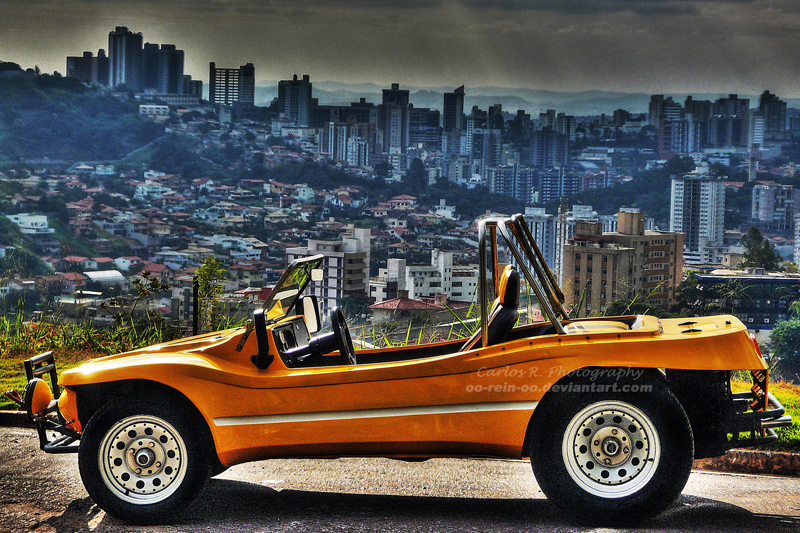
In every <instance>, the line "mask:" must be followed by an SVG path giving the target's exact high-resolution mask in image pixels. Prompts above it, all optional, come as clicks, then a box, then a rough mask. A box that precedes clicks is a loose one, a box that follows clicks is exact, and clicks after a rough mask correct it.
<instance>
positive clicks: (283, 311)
mask: <svg viewBox="0 0 800 533" xmlns="http://www.w3.org/2000/svg"><path fill="white" fill-rule="evenodd" d="M324 259H325V256H324V255H322V254H317V255H312V256H309V257H301V258H299V259H295V260H294V261H292V262H291V263H290V264H289V266H288V267H286V270H284V271H283V274H282V275H281V277H280V279H279V280H278V282H277V283H276V284H275V286H274V287H273V288H272V291H271V292H270V293H269V296H268V297H267V299H266V300H264V305H262V306H261V309H262V310H263V311H264V314H265V315H266V319H267V322H268V323H270V322H275V321H277V320H280V319H281V318H284V317H285V316H287V315H288V313H289V311H290V310H291V309H292V308H293V307H294V306H295V304H296V303H297V301H298V300H299V299H300V297H301V296H302V295H303V292H304V291H305V290H306V288H307V287H308V285H309V284H310V283H311V281H312V271H313V270H317V269H319V268H320V266H321V265H322V262H323V260H324ZM289 290H291V291H292V292H291V293H289V294H285V296H282V297H281V298H280V299H278V296H279V295H282V294H284V293H286V292H287V291H289Z"/></svg>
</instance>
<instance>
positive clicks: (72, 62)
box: [66, 52, 94, 83]
mask: <svg viewBox="0 0 800 533" xmlns="http://www.w3.org/2000/svg"><path fill="white" fill-rule="evenodd" d="M93 59H94V54H92V53H91V52H84V53H83V55H82V56H68V57H67V70H66V76H67V77H68V78H75V79H76V80H79V81H82V82H83V83H91V81H92V60H93Z"/></svg>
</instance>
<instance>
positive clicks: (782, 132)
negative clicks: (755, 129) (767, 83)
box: [758, 91, 786, 140]
mask: <svg viewBox="0 0 800 533" xmlns="http://www.w3.org/2000/svg"><path fill="white" fill-rule="evenodd" d="M758 110H759V111H761V112H762V113H763V114H764V134H765V137H766V138H767V139H776V140H782V139H785V137H786V102H784V101H783V100H781V99H780V98H778V97H777V96H775V95H774V94H771V93H770V92H769V91H764V92H763V93H762V94H761V98H759V100H758Z"/></svg>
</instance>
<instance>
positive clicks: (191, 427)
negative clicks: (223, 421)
mask: <svg viewBox="0 0 800 533" xmlns="http://www.w3.org/2000/svg"><path fill="white" fill-rule="evenodd" d="M198 418H200V416H199V414H197V413H196V412H194V411H192V410H190V409H188V408H185V407H183V406H181V405H175V403H174V402H170V405H169V407H167V406H165V405H162V404H159V403H155V402H153V401H148V400H141V399H139V400H137V399H133V400H131V399H116V400H112V401H110V402H109V403H107V404H106V405H105V406H103V407H102V408H101V409H100V410H99V411H98V412H97V413H96V414H95V415H94V416H93V417H92V418H91V420H90V421H89V423H88V424H87V426H86V430H85V431H84V434H83V437H82V439H81V447H80V451H79V454H78V466H79V468H80V473H81V479H82V480H83V484H84V486H85V487H86V490H87V492H88V493H89V495H90V496H91V497H92V499H93V500H94V501H95V503H97V504H98V505H99V506H100V507H101V508H102V509H104V510H105V511H106V512H108V513H109V514H111V515H113V516H116V517H117V518H120V519H122V520H125V521H126V522H130V523H133V524H153V523H160V522H164V521H165V520H167V519H172V518H174V516H175V515H176V514H179V513H180V512H182V511H183V510H184V509H185V508H186V507H188V505H189V504H190V503H191V502H192V501H194V499H195V498H196V497H197V496H198V495H199V494H200V492H201V491H202V490H203V488H204V487H205V485H206V482H207V481H208V478H209V477H210V474H211V461H210V460H209V451H208V444H207V439H205V438H204V432H202V431H200V428H202V427H203V426H200V425H198V423H197V422H198V420H197V419H198ZM193 422H194V423H193ZM200 422H201V423H202V424H203V425H204V424H205V422H204V421H202V419H200Z"/></svg>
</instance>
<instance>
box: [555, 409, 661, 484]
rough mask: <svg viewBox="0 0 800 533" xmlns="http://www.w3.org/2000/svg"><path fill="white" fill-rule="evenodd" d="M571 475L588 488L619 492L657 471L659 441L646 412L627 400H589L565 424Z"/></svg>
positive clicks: (566, 461) (565, 456)
mask: <svg viewBox="0 0 800 533" xmlns="http://www.w3.org/2000/svg"><path fill="white" fill-rule="evenodd" d="M561 454H562V458H563V460H564V465H565V466H566V468H567V472H568V473H569V475H570V477H571V478H572V480H573V481H574V482H575V483H576V484H577V485H578V486H579V487H580V488H582V489H583V490H585V491H586V492H588V493H589V494H593V495H595V496H600V497H603V498H623V497H625V496H629V495H631V494H634V493H636V492H638V491H639V490H641V489H642V488H643V487H644V486H645V485H647V483H648V482H649V481H650V480H651V479H652V478H653V475H655V472H656V469H657V468H658V462H659V459H660V458H661V442H660V440H659V438H658V432H657V431H656V429H655V426H654V425H653V422H652V421H651V420H650V418H649V417H648V416H647V415H645V414H644V413H643V412H642V411H641V410H640V409H638V408H636V407H634V406H633V405H631V404H628V403H625V402H618V401H603V402H597V403H594V404H592V405H589V406H588V407H586V408H585V409H583V410H582V411H580V412H579V413H578V414H576V415H575V416H574V417H573V418H572V420H570V422H569V424H568V425H567V429H566V432H565V433H564V439H563V441H562V446H561Z"/></svg>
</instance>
